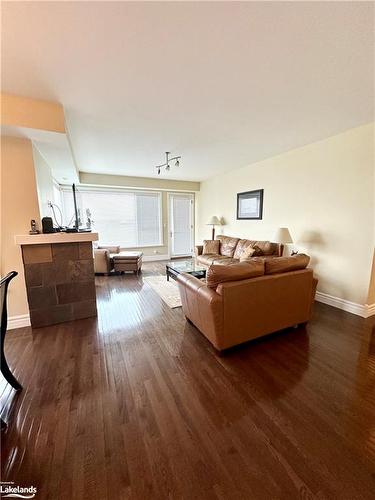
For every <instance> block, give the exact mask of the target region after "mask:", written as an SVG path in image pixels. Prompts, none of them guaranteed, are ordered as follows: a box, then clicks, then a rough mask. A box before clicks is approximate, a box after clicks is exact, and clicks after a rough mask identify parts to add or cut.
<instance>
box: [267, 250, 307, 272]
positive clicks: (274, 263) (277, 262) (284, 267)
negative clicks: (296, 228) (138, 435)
mask: <svg viewBox="0 0 375 500" xmlns="http://www.w3.org/2000/svg"><path fill="white" fill-rule="evenodd" d="M309 262H310V257H309V256H308V255H305V254H303V253H299V254H297V255H293V256H291V257H279V258H278V259H265V274H277V273H286V272H288V271H298V270H299V269H305V268H306V267H307V266H308V264H309Z"/></svg>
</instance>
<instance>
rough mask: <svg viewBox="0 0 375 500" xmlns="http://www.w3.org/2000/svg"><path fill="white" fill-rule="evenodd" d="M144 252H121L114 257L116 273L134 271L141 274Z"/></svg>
mask: <svg viewBox="0 0 375 500" xmlns="http://www.w3.org/2000/svg"><path fill="white" fill-rule="evenodd" d="M142 256H143V253H142V252H120V253H116V254H114V255H112V259H113V267H114V270H115V271H116V272H120V273H123V272H125V271H134V272H135V273H137V274H138V273H139V271H140V270H141V268H142Z"/></svg>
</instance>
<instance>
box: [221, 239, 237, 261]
mask: <svg viewBox="0 0 375 500" xmlns="http://www.w3.org/2000/svg"><path fill="white" fill-rule="evenodd" d="M217 239H218V240H220V255H225V256H226V257H233V255H234V251H235V249H236V246H237V243H238V242H239V238H231V237H230V236H223V235H222V234H221V235H220V236H218V237H217Z"/></svg>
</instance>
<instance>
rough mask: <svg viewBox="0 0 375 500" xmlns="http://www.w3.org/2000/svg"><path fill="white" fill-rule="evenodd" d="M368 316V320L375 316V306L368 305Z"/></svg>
mask: <svg viewBox="0 0 375 500" xmlns="http://www.w3.org/2000/svg"><path fill="white" fill-rule="evenodd" d="M366 307H367V316H366V318H369V317H370V316H375V304H367V305H366Z"/></svg>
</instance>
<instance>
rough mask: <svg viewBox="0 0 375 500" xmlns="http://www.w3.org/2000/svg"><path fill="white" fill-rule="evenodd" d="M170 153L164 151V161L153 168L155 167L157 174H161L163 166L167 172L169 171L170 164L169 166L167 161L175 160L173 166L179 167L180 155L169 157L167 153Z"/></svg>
mask: <svg viewBox="0 0 375 500" xmlns="http://www.w3.org/2000/svg"><path fill="white" fill-rule="evenodd" d="M170 154H171V153H170V152H169V151H166V153H165V158H166V161H165V163H163V164H162V165H157V166H156V167H155V168H156V169H157V171H158V175H160V174H161V170H162V169H163V168H165V170H166V171H167V172H169V171H170V169H171V166H170V164H169V162H170V161H173V160H176V163H175V167H179V166H180V159H181V156H173V158H170V157H169V155H170Z"/></svg>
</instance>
